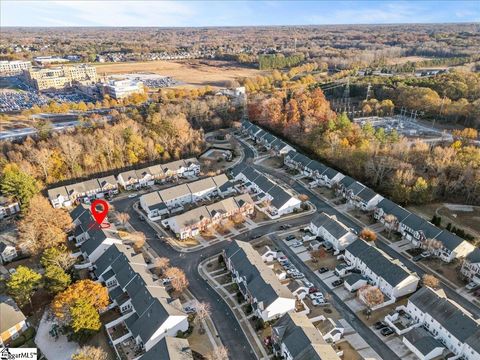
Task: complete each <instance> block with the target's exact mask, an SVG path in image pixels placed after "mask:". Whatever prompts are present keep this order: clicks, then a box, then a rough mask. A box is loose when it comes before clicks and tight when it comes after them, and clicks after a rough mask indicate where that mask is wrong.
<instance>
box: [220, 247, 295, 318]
mask: <svg viewBox="0 0 480 360" xmlns="http://www.w3.org/2000/svg"><path fill="white" fill-rule="evenodd" d="M223 252H224V254H223V256H224V259H225V264H226V265H227V268H228V269H229V270H230V271H231V273H232V277H233V280H234V281H235V282H236V283H237V284H238V287H239V289H240V291H241V292H242V294H243V296H244V297H245V298H246V299H247V301H248V302H249V303H250V304H251V305H252V308H253V311H254V313H255V315H256V316H258V317H259V318H261V319H262V320H263V321H270V320H273V319H277V318H279V317H281V316H282V315H284V314H286V313H288V312H292V311H294V310H295V301H296V299H295V296H294V295H293V294H292V293H291V292H290V290H288V288H287V287H286V286H285V285H282V284H281V283H280V281H279V280H278V278H277V275H275V273H274V272H273V270H272V269H270V268H269V267H268V266H267V265H266V264H265V263H264V262H263V260H262V257H261V256H260V254H259V253H258V252H257V251H256V250H255V249H254V248H253V247H252V245H250V244H249V243H246V242H241V241H233V242H232V243H231V244H230V245H228V246H227V247H226V248H225V249H224V251H223Z"/></svg>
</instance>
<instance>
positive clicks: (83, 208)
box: [70, 204, 90, 221]
mask: <svg viewBox="0 0 480 360" xmlns="http://www.w3.org/2000/svg"><path fill="white" fill-rule="evenodd" d="M85 211H88V212H90V210H89V207H88V205H85V204H79V205H77V206H75V208H74V209H73V210H72V211H70V217H71V218H72V220H74V221H75V220H76V219H78V218H79V217H80V215H82V214H83V213H84V212H85Z"/></svg>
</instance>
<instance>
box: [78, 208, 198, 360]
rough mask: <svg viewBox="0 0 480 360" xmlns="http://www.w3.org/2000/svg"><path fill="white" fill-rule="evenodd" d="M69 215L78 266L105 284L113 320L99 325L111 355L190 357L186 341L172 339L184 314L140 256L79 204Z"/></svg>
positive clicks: (143, 359)
mask: <svg viewBox="0 0 480 360" xmlns="http://www.w3.org/2000/svg"><path fill="white" fill-rule="evenodd" d="M70 214H71V216H72V219H73V220H74V225H75V230H74V234H73V235H72V236H71V238H70V239H71V240H73V241H75V244H76V245H77V246H79V247H80V252H79V253H77V254H78V255H82V256H83V258H84V262H83V263H82V264H80V268H87V269H89V270H90V274H91V277H92V278H93V279H94V280H96V281H98V282H100V283H102V284H104V285H105V286H106V287H107V289H108V293H109V297H110V304H109V306H108V308H107V310H108V311H111V312H112V313H113V316H112V317H113V319H112V320H110V321H109V322H108V323H106V324H105V328H106V330H107V334H108V336H109V338H110V342H111V344H112V345H113V347H114V349H115V351H116V353H117V355H118V356H119V357H120V356H121V355H120V354H121V353H125V352H129V353H131V354H134V359H141V360H149V359H172V360H173V359H178V358H181V359H184V358H185V359H193V356H192V352H191V350H190V348H189V345H188V341H186V340H182V339H176V338H175V339H174V338H173V337H175V336H176V335H177V332H178V331H182V332H183V331H186V330H187V329H188V317H187V314H186V313H185V312H184V311H183V310H182V306H181V304H180V302H179V300H173V299H171V297H170V296H169V294H168V292H167V291H166V290H165V288H164V287H163V286H162V284H161V283H160V281H159V280H158V279H157V278H155V276H154V275H153V274H152V273H151V272H150V270H149V268H148V265H147V264H146V262H145V260H144V258H143V255H142V254H136V253H135V252H134V250H133V248H131V247H130V246H127V245H124V244H123V243H122V241H121V239H120V238H119V237H118V234H117V233H116V231H115V229H114V228H107V229H101V228H98V227H97V226H94V225H93V224H94V219H93V217H92V214H91V212H90V210H89V209H88V207H86V206H85V205H83V204H81V205H78V206H77V207H76V208H75V209H74V210H72V211H71V213H70ZM180 355H181V356H183V357H179V356H180Z"/></svg>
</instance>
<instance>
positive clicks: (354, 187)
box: [346, 181, 365, 195]
mask: <svg viewBox="0 0 480 360" xmlns="http://www.w3.org/2000/svg"><path fill="white" fill-rule="evenodd" d="M346 189H347V190H348V191H351V192H352V194H353V195H357V194H358V193H360V192H361V191H362V190H363V189H365V185H363V184H361V183H359V182H358V181H355V182H353V183H351V184H350V185H349V186H347V188H346Z"/></svg>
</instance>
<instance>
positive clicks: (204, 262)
mask: <svg viewBox="0 0 480 360" xmlns="http://www.w3.org/2000/svg"><path fill="white" fill-rule="evenodd" d="M216 257H217V256H211V257H209V258H207V259H205V260H203V261H202V262H200V264H198V267H197V271H198V273H199V274H200V276H201V277H202V279H204V280H205V281H206V282H207V283H208V286H210V288H211V289H212V290H213V291H215V292H216V293H217V294H218V296H220V298H221V299H222V301H223V302H224V303H225V304H226V305H227V306H228V308H229V309H230V311H231V312H232V313H233V316H234V317H235V319H236V320H237V323H238V326H239V327H240V329H241V330H242V332H243V334H244V335H245V337H246V338H247V341H248V343H249V344H250V347H251V349H252V352H253V353H254V354H255V356H257V354H256V352H255V350H254V347H253V345H252V342H251V340H250V338H249V336H248V335H247V334H246V333H245V330H244V329H243V327H242V326H241V325H240V319H238V317H237V314H236V313H235V311H234V310H233V309H232V308H231V307H230V305H229V304H228V302H227V301H226V300H225V298H224V297H223V294H221V293H220V292H219V291H218V289H216V288H215V287H214V286H212V284H211V283H210V278H209V276H208V275H207V274H206V273H205V270H204V269H203V268H204V264H207V263H209V262H210V261H212V260H215V258H216ZM257 359H263V358H259V357H258V356H257Z"/></svg>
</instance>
